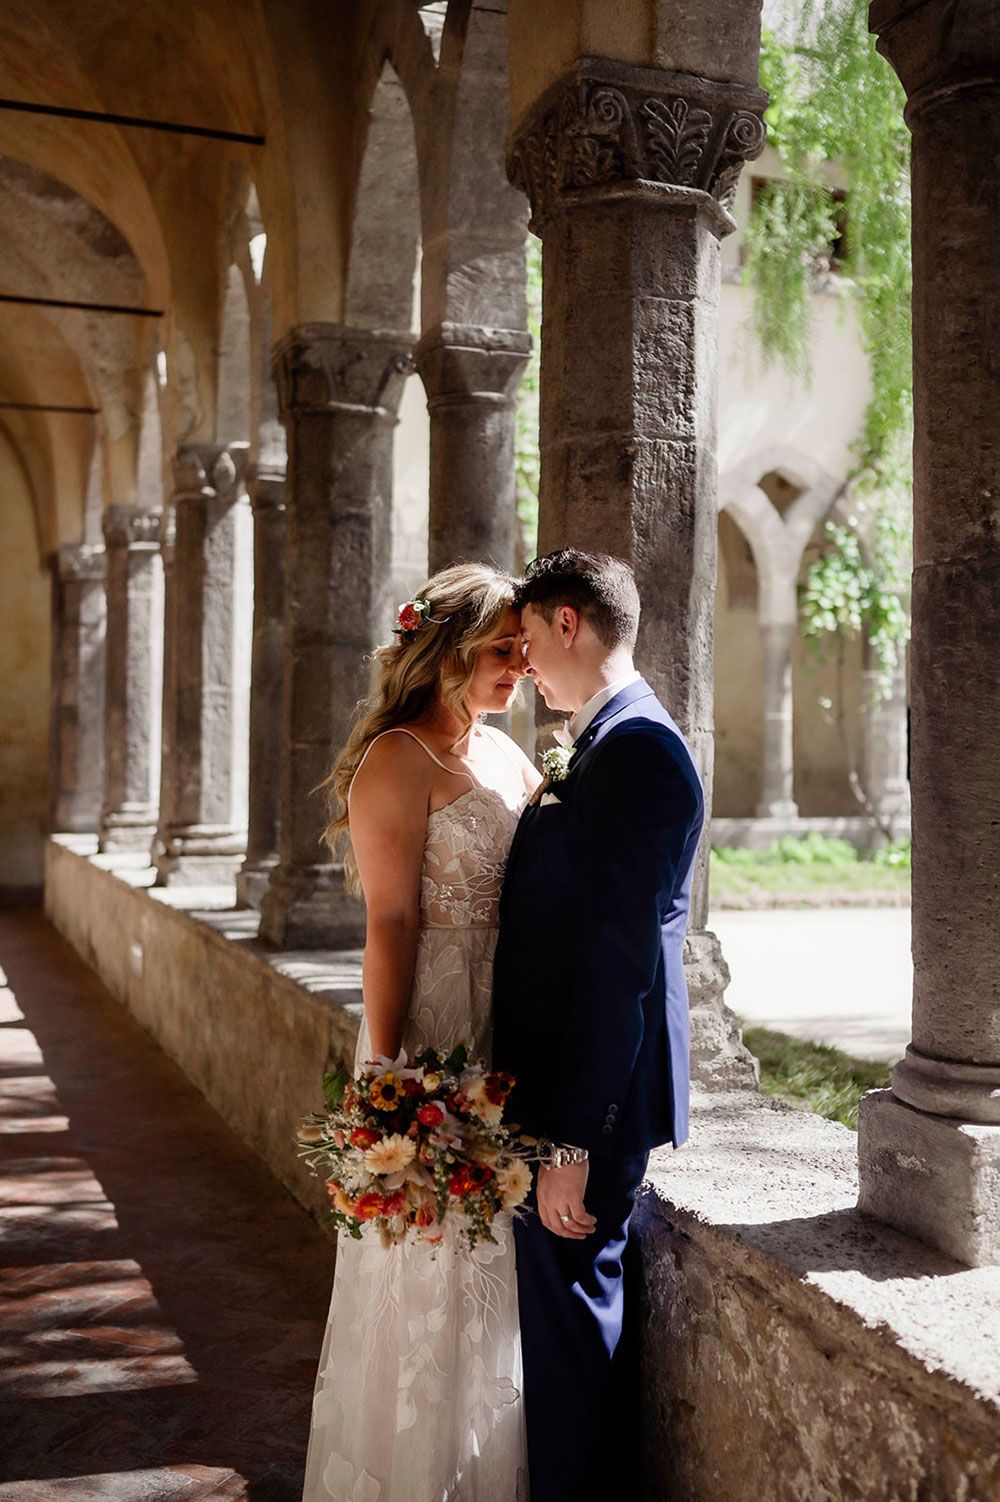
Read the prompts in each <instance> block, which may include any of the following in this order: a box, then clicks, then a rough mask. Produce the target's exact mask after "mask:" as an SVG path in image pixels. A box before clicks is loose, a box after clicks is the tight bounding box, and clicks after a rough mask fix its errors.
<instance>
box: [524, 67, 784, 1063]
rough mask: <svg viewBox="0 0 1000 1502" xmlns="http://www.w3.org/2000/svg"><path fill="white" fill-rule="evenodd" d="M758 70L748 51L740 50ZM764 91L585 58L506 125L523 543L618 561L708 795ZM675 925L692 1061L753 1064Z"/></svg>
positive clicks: (700, 918) (715, 955)
mask: <svg viewBox="0 0 1000 1502" xmlns="http://www.w3.org/2000/svg"><path fill="white" fill-rule="evenodd" d="M753 63H754V69H753V71H754V73H755V71H756V68H755V64H756V58H754V59H753ZM765 103H766V96H765V95H764V94H763V93H762V92H761V91H760V90H759V89H758V88H756V87H755V86H753V85H752V84H747V83H732V84H725V83H714V82H709V81H707V80H705V79H702V78H696V77H694V76H692V75H690V74H687V73H675V72H667V71H665V70H660V69H644V68H633V67H629V66H627V65H626V64H622V63H617V62H614V63H613V62H609V61H607V60H606V59H596V58H590V59H581V60H580V61H578V63H577V64H576V66H575V67H574V69H573V71H572V72H571V73H570V74H569V75H568V76H566V77H564V78H563V79H562V80H561V81H560V82H559V83H557V84H556V85H554V86H553V87H552V88H551V89H549V90H548V91H547V92H546V93H545V94H543V95H542V97H541V99H540V100H539V101H538V102H537V104H536V105H535V106H534V108H533V109H532V111H531V112H530V113H529V115H528V117H527V118H526V119H524V120H523V121H522V122H521V123H520V125H519V126H518V127H517V128H516V130H515V132H514V141H513V149H512V152H511V156H510V161H509V171H510V173H511V176H512V180H513V181H514V182H515V183H518V184H519V185H521V186H522V187H523V188H524V189H525V191H526V192H527V193H528V195H529V198H530V200H531V207H532V228H533V229H534V231H535V232H536V234H538V235H540V236H541V239H542V245H543V261H542V269H543V279H542V298H543V303H542V360H541V435H540V443H541V471H542V473H541V491H540V497H539V538H538V550H539V552H540V553H546V552H548V551H549V550H550V549H552V548H556V547H560V546H565V545H567V544H574V545H576V546H579V547H585V548H595V549H602V550H605V551H607V552H610V553H614V554H616V555H617V556H618V557H621V558H625V559H627V560H628V561H629V562H630V563H631V564H632V566H633V568H634V570H635V574H636V580H637V583H638V585H639V592H640V595H641V597H642V602H643V614H642V622H641V627H640V635H639V645H638V662H639V666H640V667H641V669H642V671H643V672H644V673H645V674H646V676H647V677H648V678H649V680H650V682H651V683H652V684H653V685H654V687H655V688H656V690H657V692H658V693H659V694H660V696H661V697H662V699H663V701H664V703H665V704H666V705H667V706H668V708H669V709H670V710H671V712H672V713H673V714H674V715H675V716H676V717H677V719H678V721H679V723H680V724H681V726H682V728H683V729H684V732H685V734H686V735H687V737H688V739H689V740H690V742H691V745H692V747H693V750H694V754H695V757H696V758H697V761H698V765H699V768H700V770H701V773H702V776H703V778H704V782H705V790H706V795H707V797H708V800H709V807H710V806H711V780H712V761H713V735H712V694H713V690H712V635H713V609H714V589H715V568H716V544H717V528H718V517H717V509H716V482H717V472H716V459H715V442H716V386H717V339H716V314H717V305H718V296H719V240H720V238H721V237H722V236H723V235H726V234H729V233H730V232H731V230H733V229H734V228H735V224H734V221H733V219H732V218H731V216H730V214H729V212H728V205H729V204H730V203H731V201H732V195H733V193H734V192H735V188H736V182H737V179H738V177H739V173H740V170H741V168H742V166H743V163H744V161H746V160H747V159H748V158H750V157H754V156H756V155H758V154H759V152H760V151H761V149H762V148H763V144H764V125H763V122H762V120H761V112H762V110H763V108H764V105H765ZM707 868H708V838H707V835H706V840H705V843H704V846H703V853H702V858H701V863H700V869H699V874H698V877H697V880H696V889H695V892H694V894H693V900H692V911H691V921H690V929H689V938H688V951H689V978H690V990H691V1003H692V1060H693V1066H694V1071H695V1075H696V1077H697V1078H699V1079H701V1080H702V1081H704V1082H706V1083H712V1084H715V1085H719V1086H727V1085H732V1084H737V1083H741V1082H749V1081H752V1080H753V1078H754V1067H753V1063H752V1061H751V1059H750V1056H749V1055H748V1054H747V1053H746V1051H745V1050H744V1049H743V1048H742V1045H741V1044H740V1043H739V1041H738V1035H737V1033H736V1029H735V1024H734V1021H733V1019H732V1016H731V1014H730V1013H729V1012H728V1011H727V1010H726V1009H725V1007H724V1005H723V1000H722V996H723V991H724V988H725V985H726V983H727V981H728V972H727V970H726V967H725V963H724V961H723V960H722V956H721V952H720V949H719V945H718V941H717V939H716V938H715V936H714V935H712V934H709V933H707V932H706V931H705V921H706V916H707V893H708V882H707Z"/></svg>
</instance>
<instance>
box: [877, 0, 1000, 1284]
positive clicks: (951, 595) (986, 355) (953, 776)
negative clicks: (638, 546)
mask: <svg viewBox="0 0 1000 1502" xmlns="http://www.w3.org/2000/svg"><path fill="white" fill-rule="evenodd" d="M871 24H872V27H873V29H874V30H875V31H876V32H877V33H878V46H879V50H880V51H881V52H882V53H883V54H884V55H885V56H887V57H888V59H889V61H890V62H891V63H892V65H893V67H894V68H895V70H896V72H897V73H898V74H899V76H900V78H901V79H902V82H903V85H904V87H905V88H906V90H907V94H908V96H909V103H908V105H907V110H906V118H907V122H908V124H909V126H910V130H911V132H912V135H913V155H912V179H913V367H914V429H915V434H916V437H915V444H914V493H913V530H914V537H913V542H914V549H913V552H914V570H913V595H912V604H913V641H912V647H911V671H910V697H911V706H912V735H911V756H910V766H911V793H912V800H913V830H914V842H913V964H914V983H913V1042H912V1045H911V1047H910V1048H908V1049H907V1052H906V1057H905V1059H904V1060H903V1061H902V1063H900V1064H898V1065H897V1066H896V1069H895V1070H894V1072H893V1076H892V1089H891V1091H878V1092H874V1093H872V1094H869V1095H867V1096H866V1097H865V1099H864V1101H863V1103H862V1108H861V1127H860V1134H859V1153H860V1162H861V1198H860V1208H861V1209H862V1210H863V1211H865V1212H866V1213H868V1214H870V1215H873V1216H875V1217H877V1218H878V1219H880V1220H884V1221H887V1222H889V1224H891V1225H893V1226H897V1227H899V1228H900V1229H901V1230H904V1231H908V1232H910V1233H911V1234H912V1235H915V1236H917V1237H919V1238H920V1239H921V1240H923V1241H927V1242H930V1243H931V1244H932V1245H934V1246H937V1247H939V1248H940V1249H942V1250H943V1251H945V1252H947V1253H950V1254H951V1255H952V1256H953V1257H956V1258H958V1259H959V1260H960V1261H961V1262H964V1263H967V1264H970V1265H973V1266H981V1265H985V1264H993V1263H1000V922H998V913H1000V762H998V756H997V746H998V744H1000V670H998V664H1000V510H998V491H997V432H996V428H997V414H998V413H1000V361H998V360H997V348H998V345H1000V312H998V300H997V284H996V276H995V274H994V270H993V268H994V267H995V262H996V248H997V245H998V244H1000V29H998V27H997V24H996V7H995V6H994V5H993V4H991V3H990V0H923V3H920V0H878V3H876V4H875V5H873V6H872V9H871Z"/></svg>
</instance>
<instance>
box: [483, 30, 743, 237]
mask: <svg viewBox="0 0 1000 1502" xmlns="http://www.w3.org/2000/svg"><path fill="white" fill-rule="evenodd" d="M766 105H767V95H766V94H765V93H764V91H763V90H762V89H758V88H754V87H752V86H750V85H748V84H739V83H716V82H714V81H713V80H711V79H707V78H697V77H695V76H694V75H693V74H689V73H672V72H668V71H666V70H664V69H657V68H635V67H630V66H628V65H627V64H625V63H615V62H610V61H608V60H607V59H604V58H581V59H580V60H579V61H578V62H577V64H576V65H575V67H574V68H573V69H572V70H571V72H569V73H568V74H566V75H565V76H564V77H563V78H562V79H560V80H559V81H558V82H557V83H555V84H553V86H552V87H551V88H550V89H548V90H547V91H546V92H545V93H544V94H543V95H542V96H541V98H540V99H539V100H538V101H537V103H536V104H535V105H534V106H533V108H532V109H531V110H530V111H529V112H528V114H527V115H526V116H525V117H524V118H523V119H522V120H521V121H520V122H519V124H518V125H517V126H516V127H515V130H514V132H513V134H512V138H511V144H510V150H509V153H508V157H507V175H508V177H509V178H510V180H511V182H512V183H513V184H514V186H515V187H517V188H520V189H521V190H522V192H524V193H526V194H527V196H528V199H529V201H530V203H531V215H532V228H533V229H535V230H536V231H537V230H538V229H539V228H540V227H541V226H542V225H543V224H544V223H545V221H546V220H547V219H549V218H551V216H552V215H553V214H555V213H558V212H560V210H561V209H562V208H564V207H565V206H567V204H568V203H570V202H573V201H576V199H577V198H578V196H579V195H580V194H581V193H583V194H586V195H588V196H589V195H590V194H592V193H593V192H594V190H601V189H603V190H604V191H609V190H614V191H618V192H620V191H621V190H622V189H623V188H625V189H630V188H632V189H634V188H635V186H636V185H638V184H640V183H657V184H660V185H661V187H665V188H668V189H673V190H675V193H676V192H680V193H682V194H683V195H685V196H686V195H688V194H691V193H695V194H697V195H699V198H700V200H701V201H702V202H703V204H704V206H705V207H709V206H710V207H711V208H712V209H714V214H713V221H714V228H715V230H716V233H717V234H719V235H723V234H728V233H729V231H730V230H732V229H734V228H735V225H734V224H733V221H732V219H731V217H730V216H729V214H728V212H724V213H720V212H719V209H720V208H721V209H722V210H728V209H729V207H730V205H731V204H732V201H733V197H734V195H735V192H736V184H737V182H738V180H739V175H740V172H741V170H742V168H743V164H744V162H748V161H752V160H753V159H754V158H755V157H757V156H759V155H760V153H761V152H762V151H763V149H764V142H765V140H766V135H767V132H766V129H765V126H764V121H763V118H762V116H763V112H764V109H765V107H766ZM710 201H711V204H710Z"/></svg>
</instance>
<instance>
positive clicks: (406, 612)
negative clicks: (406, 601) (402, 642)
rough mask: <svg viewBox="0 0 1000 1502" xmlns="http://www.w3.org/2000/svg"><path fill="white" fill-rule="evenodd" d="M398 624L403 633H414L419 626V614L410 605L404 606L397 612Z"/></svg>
mask: <svg viewBox="0 0 1000 1502" xmlns="http://www.w3.org/2000/svg"><path fill="white" fill-rule="evenodd" d="M399 624H400V627H401V629H402V630H403V631H416V629H417V627H418V626H419V625H420V612H419V611H418V610H415V609H414V608H413V606H412V605H404V606H403V608H402V610H401V611H400V612H399Z"/></svg>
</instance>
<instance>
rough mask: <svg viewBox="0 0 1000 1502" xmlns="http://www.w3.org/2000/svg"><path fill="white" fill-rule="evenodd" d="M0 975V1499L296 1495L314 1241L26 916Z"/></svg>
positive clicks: (247, 1158)
mask: <svg viewBox="0 0 1000 1502" xmlns="http://www.w3.org/2000/svg"><path fill="white" fill-rule="evenodd" d="M0 972H2V973H0V1499H3V1502H7V1499H16V1502H49V1499H53V1502H56V1499H58V1502H64V1499H68V1502H87V1499H90V1498H102V1499H103V1498H109V1499H110V1498H113V1499H115V1502H118V1499H123V1502H139V1499H143V1502H147V1499H148V1502H160V1499H164V1502H173V1499H174V1498H178V1499H179V1498H184V1499H185V1502H191V1499H194V1498H199V1499H200V1498H205V1497H220V1498H237V1497H245V1498H253V1499H255V1502H256V1499H260V1502H285V1499H288V1502H298V1498H299V1496H300V1492H301V1486H302V1473H303V1468H304V1461H305V1445H306V1435H307V1432H308V1423H309V1406H310V1400H311V1397H312V1384H313V1377H314V1374H315V1367H316V1361H317V1357H318V1354H319V1347H320V1341H321V1337H322V1330H323V1324H324V1321H325V1318H326V1305H327V1301H328V1298H329V1287H330V1281H331V1276H332V1254H331V1249H330V1246H329V1243H328V1242H327V1241H326V1239H325V1238H324V1236H323V1235H322V1233H321V1232H320V1230H319V1229H318V1228H317V1226H316V1225H315V1224H314V1223H313V1222H312V1221H311V1220H310V1219H309V1217H308V1216H307V1215H306V1214H305V1212H304V1211H303V1210H301V1209H300V1208H299V1206H298V1205H297V1204H296V1203H295V1202H294V1200H292V1198H291V1197H290V1196H289V1195H288V1194H286V1193H285V1191H284V1190H283V1189H282V1188H281V1187H280V1186H279V1185H278V1183H277V1182H276V1181H275V1180H274V1179H273V1178H272V1177H271V1175H270V1174H269V1173H268V1172H267V1170H266V1169H265V1168H264V1167H263V1165H262V1164H261V1163H260V1162H259V1161H258V1159H256V1158H255V1157H254V1156H253V1155H252V1154H251V1153H250V1152H248V1150H247V1149H246V1148H245V1147H243V1145H242V1144H241V1143H240V1142H239V1141H238V1140H237V1139H236V1138H235V1137H234V1136H233V1134H232V1133H231V1132H230V1131H229V1129H228V1128H227V1127H226V1126H225V1125H224V1124H223V1123H222V1121H221V1120H220V1118H219V1117H218V1116H216V1114H215V1113H214V1112H213V1111H212V1109H211V1108H210V1107H209V1106H208V1105H207V1104H206V1102H205V1101H204V1099H203V1098H202V1096H201V1095H199V1094H198V1092H197V1091H196V1090H195V1089H194V1087H193V1086H192V1085H191V1084H189V1083H188V1081H187V1080H186V1078H185V1077H184V1075H183V1074H181V1072H180V1070H179V1069H177V1068H176V1066H175V1065H174V1064H173V1063H171V1061H170V1060H169V1059H167V1058H166V1056H165V1055H164V1054H162V1053H161V1052H160V1051H159V1049H158V1048H157V1047H156V1045H155V1044H154V1043H153V1042H152V1041H151V1039H150V1038H149V1037H148V1036H147V1034H146V1033H144V1032H143V1031H142V1029H141V1028H140V1027H139V1026H138V1024H137V1023H135V1022H134V1021H133V1020H132V1018H131V1017H130V1016H129V1014H128V1013H127V1012H126V1011H125V1009H124V1008H123V1007H121V1006H120V1005H119V1004H118V1003H117V1002H115V1001H114V1000H113V999H112V998H111V997H110V996H109V995H108V993H107V992H106V991H105V990H104V988H103V987H102V986H101V985H100V984H99V983H98V981H97V980H96V978H95V977H94V976H93V975H92V974H91V972H90V971H89V970H87V969H86V967H85V966H84V965H83V964H81V962H80V961H79V960H78V959H77V957H76V956H75V955H74V954H73V952H72V950H71V949H70V948H69V947H68V946H67V945H66V944H65V943H64V942H63V941H62V939H60V938H59V936H58V935H57V934H56V932H55V931H54V929H52V928H51V927H50V926H49V924H48V923H47V922H46V921H45V919H44V918H43V917H42V915H41V914H40V913H39V912H37V911H36V910H34V909H30V908H14V909H10V910H8V911H4V912H0ZM246 1067H247V1068H248V1069H251V1068H254V1067H255V1061H253V1060H251V1059H248V1060H247V1065H246ZM261 1088H262V1089H265V1090H266V1089H267V1088H268V1085H267V1080H266V1078H263V1077H262V1080H261Z"/></svg>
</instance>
